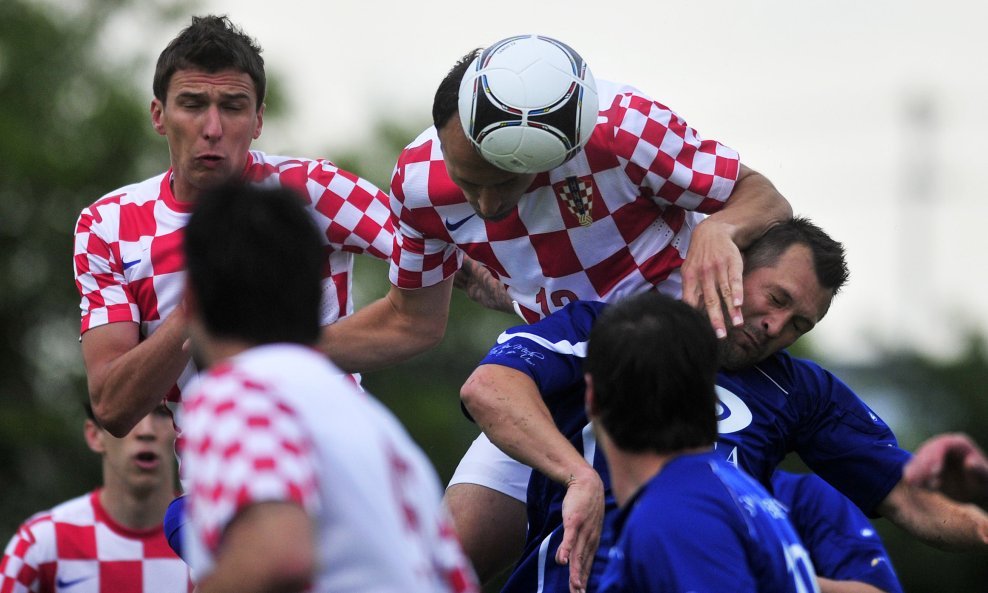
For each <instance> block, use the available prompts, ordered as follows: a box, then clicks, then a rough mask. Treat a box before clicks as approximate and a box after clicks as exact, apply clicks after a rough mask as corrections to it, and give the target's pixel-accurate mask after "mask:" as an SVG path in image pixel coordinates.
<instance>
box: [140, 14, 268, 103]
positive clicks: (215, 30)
mask: <svg viewBox="0 0 988 593" xmlns="http://www.w3.org/2000/svg"><path fill="white" fill-rule="evenodd" d="M177 70H202V71H205V72H211V73H212V72H220V71H221V70H237V71H239V72H245V73H247V74H248V75H250V77H251V79H252V80H253V81H254V88H255V89H256V91H257V107H258V109H260V107H261V104H263V103H264V93H265V88H266V86H267V79H266V78H265V75H264V58H262V57H261V46H259V45H258V44H257V42H256V41H254V40H253V39H251V38H250V37H249V36H247V34H246V33H244V32H243V31H242V30H241V29H240V28H239V27H237V26H236V25H234V24H233V23H231V22H230V19H229V18H227V17H226V16H214V15H208V16H194V17H192V24H191V25H189V26H188V27H186V28H185V29H183V30H182V32H181V33H179V34H178V37H176V38H175V39H172V41H171V43H169V44H168V47H166V48H165V49H164V50H163V51H162V52H161V54H160V55H159V56H158V64H157V66H156V67H155V69H154V82H153V84H152V88H153V90H154V96H155V97H156V98H157V99H158V100H159V101H161V102H162V103H164V102H165V99H166V98H167V96H168V84H169V83H170V82H171V79H172V76H173V75H174V74H175V72H176V71H177Z"/></svg>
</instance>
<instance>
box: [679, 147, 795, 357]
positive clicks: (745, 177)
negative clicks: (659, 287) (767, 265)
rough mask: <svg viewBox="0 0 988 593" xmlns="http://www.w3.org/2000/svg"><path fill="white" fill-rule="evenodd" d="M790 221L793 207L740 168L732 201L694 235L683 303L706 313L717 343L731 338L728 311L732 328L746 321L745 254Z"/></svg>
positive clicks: (684, 268) (760, 178)
mask: <svg viewBox="0 0 988 593" xmlns="http://www.w3.org/2000/svg"><path fill="white" fill-rule="evenodd" d="M791 217H792V207H791V206H790V205H789V202H788V201H787V200H786V199H785V198H784V197H782V194H780V193H779V192H778V190H776V189H775V186H773V185H772V182H771V181H769V180H768V179H767V178H766V177H765V176H763V175H761V174H760V173H758V172H756V171H754V170H752V169H749V168H748V167H745V166H744V165H741V169H740V173H739V174H738V179H737V181H736V182H735V185H734V191H733V192H732V193H731V197H730V199H728V201H727V203H726V204H725V205H724V207H723V208H722V209H721V210H719V211H718V212H715V213H713V214H711V215H710V216H708V217H707V218H706V219H704V220H703V221H702V222H700V224H698V225H697V227H696V229H695V230H694V231H693V238H692V240H691V241H690V247H689V250H688V251H687V252H686V261H685V262H684V263H683V266H682V276H683V300H684V301H686V302H687V303H688V304H690V305H693V306H694V307H700V306H702V307H703V308H704V309H706V311H707V315H708V316H709V317H710V321H711V323H712V324H713V326H714V330H715V331H716V332H717V337H721V338H722V337H724V336H725V335H727V333H726V331H727V330H726V328H727V326H726V325H725V323H726V322H725V318H724V313H725V311H726V313H727V316H728V318H729V322H730V323H731V324H732V325H740V324H741V322H742V321H743V318H742V316H741V304H742V302H743V300H744V294H743V289H742V284H741V273H742V271H743V266H742V260H741V252H742V251H743V250H744V249H746V248H747V247H748V246H749V245H750V244H751V243H752V242H753V241H754V240H755V239H757V238H758V237H760V236H761V235H762V234H763V233H764V232H765V231H767V230H768V229H769V228H771V227H772V226H774V225H776V224H778V223H779V222H782V221H784V220H786V219H788V218H791Z"/></svg>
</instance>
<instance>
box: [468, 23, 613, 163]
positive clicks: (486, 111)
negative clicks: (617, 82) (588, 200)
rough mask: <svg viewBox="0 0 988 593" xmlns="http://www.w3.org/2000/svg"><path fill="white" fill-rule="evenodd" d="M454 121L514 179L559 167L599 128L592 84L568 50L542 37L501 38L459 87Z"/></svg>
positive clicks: (579, 60)
mask: <svg viewBox="0 0 988 593" xmlns="http://www.w3.org/2000/svg"><path fill="white" fill-rule="evenodd" d="M459 110H460V123H462V124H463V131H464V132H466V135H467V137H468V138H469V139H470V141H471V142H472V143H473V144H474V146H475V147H476V148H477V150H478V151H479V152H480V154H481V155H483V157H484V158H485V159H486V160H487V161H488V162H490V163H491V164H493V165H495V166H496V167H498V168H501V169H504V170H506V171H511V172H512V173H541V172H542V171H548V170H549V169H553V168H555V167H558V166H559V165H561V164H563V163H564V162H566V161H567V160H569V159H570V158H572V157H573V155H575V154H576V153H578V152H579V151H580V150H581V149H582V148H583V146H584V145H585V144H586V143H587V140H589V139H590V134H591V132H592V131H593V128H594V125H596V123H597V85H596V84H595V83H594V78H593V74H591V73H590V69H589V68H588V67H587V64H586V62H584V61H583V58H581V57H580V55H579V54H578V53H576V52H575V51H573V49H572V48H571V47H569V46H568V45H566V44H564V43H562V42H560V41H556V40H555V39H550V38H549V37H543V36H541V35H521V36H517V37H509V38H507V39H502V40H501V41H498V42H497V43H495V44H494V45H492V46H490V47H489V48H487V49H486V50H484V51H483V52H482V53H481V54H480V55H479V56H477V57H476V58H475V59H474V61H473V63H471V64H470V67H469V69H468V70H467V72H466V74H465V75H464V76H463V80H462V82H460V91H459Z"/></svg>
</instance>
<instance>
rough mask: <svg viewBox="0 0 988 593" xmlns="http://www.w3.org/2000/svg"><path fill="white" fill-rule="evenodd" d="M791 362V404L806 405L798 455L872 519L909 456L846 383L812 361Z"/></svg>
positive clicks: (796, 448) (797, 444)
mask: <svg viewBox="0 0 988 593" xmlns="http://www.w3.org/2000/svg"><path fill="white" fill-rule="evenodd" d="M792 364H793V365H794V368H793V374H794V378H795V383H794V385H795V388H796V391H795V393H793V394H792V395H793V400H794V401H796V402H799V403H797V404H796V405H806V406H807V409H806V410H804V412H803V413H802V414H801V416H803V417H805V418H807V421H806V422H804V423H803V426H802V429H801V430H799V431H797V433H796V434H795V435H794V439H795V441H794V443H793V444H794V448H795V450H796V452H797V453H798V454H799V456H800V458H802V460H803V461H804V462H805V463H806V465H807V466H809V468H810V469H812V470H813V471H814V472H815V473H816V474H818V475H819V476H820V477H822V478H823V479H825V480H826V481H827V482H829V483H830V484H831V485H832V486H834V487H835V488H836V489H837V490H839V491H840V492H841V493H842V494H844V496H846V497H847V498H849V499H851V501H853V502H854V504H856V505H857V506H858V508H860V509H861V510H862V511H863V512H864V513H865V514H867V515H869V516H876V511H875V509H876V507H877V506H878V504H879V503H880V502H881V501H882V500H884V499H885V497H886V496H888V493H889V492H891V491H892V488H893V487H895V485H896V484H897V483H898V482H899V480H900V479H901V478H902V466H903V465H904V464H905V463H906V462H907V461H908V460H909V459H910V457H911V455H910V454H909V452H908V451H905V450H904V449H902V448H900V447H899V444H898V442H897V441H896V438H895V435H894V434H893V433H892V430H891V429H890V428H889V426H888V425H887V424H886V423H885V422H884V421H883V420H882V419H881V418H879V417H878V415H877V414H875V412H873V411H872V410H871V409H870V408H869V407H868V406H867V405H866V404H865V403H864V402H863V401H862V400H861V399H860V398H859V397H858V396H857V395H856V394H855V393H854V392H853V391H852V390H851V389H850V387H848V386H847V385H846V384H844V382H842V381H841V380H840V379H838V378H837V377H835V376H834V375H833V374H831V373H829V372H828V371H826V370H824V369H822V368H820V367H819V366H818V365H816V364H814V363H812V362H810V361H806V360H798V359H792ZM808 394H812V396H810V395H808Z"/></svg>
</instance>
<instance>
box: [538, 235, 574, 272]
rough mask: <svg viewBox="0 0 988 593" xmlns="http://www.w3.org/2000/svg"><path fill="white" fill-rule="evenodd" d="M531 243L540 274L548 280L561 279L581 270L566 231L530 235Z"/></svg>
mask: <svg viewBox="0 0 988 593" xmlns="http://www.w3.org/2000/svg"><path fill="white" fill-rule="evenodd" d="M531 241H532V247H533V248H534V249H535V255H536V257H537V258H538V260H539V264H540V265H541V266H542V272H543V273H544V274H545V275H546V276H548V277H549V278H562V277H563V276H568V275H570V274H575V273H576V272H579V271H580V270H582V269H583V266H582V265H581V264H580V259H579V258H578V257H577V255H576V251H574V250H573V245H572V243H571V242H570V236H569V233H567V232H566V231H557V232H554V233H543V234H539V235H532V236H531Z"/></svg>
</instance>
